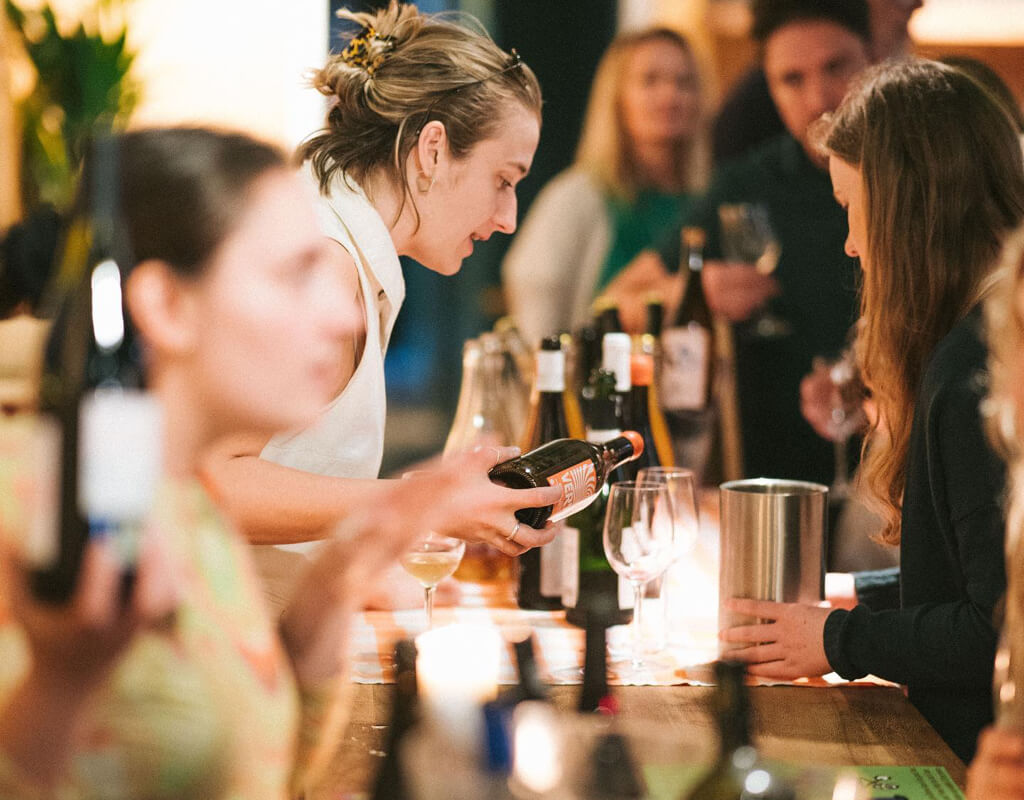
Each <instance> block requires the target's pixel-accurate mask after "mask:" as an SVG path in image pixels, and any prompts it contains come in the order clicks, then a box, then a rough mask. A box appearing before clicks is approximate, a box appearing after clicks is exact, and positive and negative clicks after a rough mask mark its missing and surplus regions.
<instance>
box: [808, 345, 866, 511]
mask: <svg viewBox="0 0 1024 800" xmlns="http://www.w3.org/2000/svg"><path fill="white" fill-rule="evenodd" d="M814 370H815V372H818V373H823V374H825V375H827V376H828V384H827V385H828V419H827V422H826V424H825V432H827V434H828V438H829V439H831V440H832V442H833V443H834V445H835V476H834V478H833V481H832V486H831V487H829V496H830V497H832V498H833V499H836V500H845V499H846V498H848V497H849V495H850V491H851V487H850V480H849V465H848V462H847V442H848V441H849V439H850V437H851V436H853V435H854V434H855V433H858V432H859V431H861V430H863V428H864V425H865V423H866V421H867V420H866V417H865V414H864V384H863V383H861V380H860V371H859V370H858V369H857V362H856V359H855V357H854V353H853V350H852V348H848V349H846V350H844V351H843V353H842V354H841V355H840V356H839V357H838V358H834V359H824V358H815V359H814Z"/></svg>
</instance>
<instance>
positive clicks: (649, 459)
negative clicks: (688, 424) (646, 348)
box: [628, 353, 675, 471]
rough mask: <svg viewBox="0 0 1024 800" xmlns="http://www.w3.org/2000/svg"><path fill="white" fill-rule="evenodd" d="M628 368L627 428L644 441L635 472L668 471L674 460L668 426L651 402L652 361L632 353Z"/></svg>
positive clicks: (644, 354) (644, 355)
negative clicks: (644, 469) (630, 428)
mask: <svg viewBox="0 0 1024 800" xmlns="http://www.w3.org/2000/svg"><path fill="white" fill-rule="evenodd" d="M629 366H630V380H631V383H632V388H631V389H630V390H629V409H628V417H629V420H630V425H631V426H632V427H633V428H635V429H636V432H637V433H639V434H640V435H641V436H643V438H644V454H643V455H642V456H641V457H640V458H639V459H637V460H636V462H635V463H636V467H637V471H639V470H641V469H643V468H644V467H671V466H673V465H674V464H675V460H674V458H673V455H672V440H671V438H670V437H669V433H668V426H667V425H666V424H665V418H664V417H663V416H662V413H661V409H660V408H659V407H658V405H657V404H656V403H653V402H652V398H651V392H653V390H654V359H653V358H651V356H649V355H647V354H646V353H634V354H633V355H632V356H631V357H630V361H629Z"/></svg>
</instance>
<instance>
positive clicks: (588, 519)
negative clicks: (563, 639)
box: [562, 369, 643, 628]
mask: <svg viewBox="0 0 1024 800" xmlns="http://www.w3.org/2000/svg"><path fill="white" fill-rule="evenodd" d="M590 389H591V394H592V400H591V403H590V407H591V417H590V419H589V420H588V430H587V436H588V438H589V439H590V440H591V441H592V442H594V443H599V442H608V443H609V444H611V443H612V442H614V441H616V439H617V438H619V436H620V430H621V428H620V425H621V416H620V406H619V405H618V403H617V397H616V394H615V375H614V373H612V372H609V371H607V370H604V369H599V370H597V371H596V372H595V373H594V378H593V380H592V381H591V385H590ZM634 436H635V437H636V439H637V441H638V442H639V443H640V445H641V446H642V443H643V439H641V438H640V437H639V436H638V435H636V434H634ZM627 479H628V478H627V476H626V474H625V471H624V470H623V469H622V468H621V467H616V468H615V469H614V470H612V471H611V473H610V474H609V475H608V479H607V481H606V482H605V483H604V485H602V486H601V490H600V491H599V492H598V494H597V496H596V497H595V499H594V502H593V503H591V504H590V505H589V506H587V507H586V508H584V509H583V510H581V511H578V512H576V513H575V514H573V515H572V516H571V517H569V518H568V519H566V521H565V527H566V530H565V533H563V534H562V546H563V554H562V564H563V570H564V571H563V587H562V605H563V606H565V618H566V620H567V621H568V622H570V623H571V624H573V625H577V626H579V627H581V628H582V627H585V626H586V609H587V608H588V607H590V606H591V605H593V604H594V603H601V602H607V603H608V604H609V605H611V606H612V607H613V608H614V609H615V611H614V614H613V622H611V623H610V624H613V625H625V624H626V623H628V622H629V621H630V620H631V619H632V618H633V593H632V590H631V588H630V586H629V584H628V583H627V582H626V581H624V580H622V579H621V578H620V577H619V576H618V575H617V574H616V572H615V570H614V569H612V566H611V564H609V563H608V559H607V558H606V557H605V554H604V543H603V540H602V539H603V534H604V516H605V510H606V509H607V507H608V494H609V488H608V487H609V486H610V485H611V484H612V483H617V482H619V481H624V480H627ZM602 598H604V599H603V600H602Z"/></svg>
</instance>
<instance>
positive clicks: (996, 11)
mask: <svg viewBox="0 0 1024 800" xmlns="http://www.w3.org/2000/svg"><path fill="white" fill-rule="evenodd" d="M910 36H911V38H912V39H913V40H914V41H915V42H917V43H919V44H931V43H939V44H949V43H957V44H999V45H1011V44H1017V45H1019V44H1024V14H1021V13H1020V1H1019V0H929V2H927V3H925V4H924V6H922V7H921V8H919V9H918V10H917V11H916V12H914V16H913V17H911V18H910Z"/></svg>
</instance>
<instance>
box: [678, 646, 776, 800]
mask: <svg viewBox="0 0 1024 800" xmlns="http://www.w3.org/2000/svg"><path fill="white" fill-rule="evenodd" d="M745 677H746V667H745V666H744V665H743V664H742V663H740V662H738V661H718V662H716V663H715V689H714V692H713V694H712V696H711V708H712V712H713V714H714V717H715V724H716V726H717V728H718V736H719V745H718V758H717V760H716V761H715V763H714V765H713V766H712V767H711V769H710V770H709V771H708V772H707V774H706V775H704V777H703V778H701V780H700V781H699V782H698V783H697V785H696V786H695V787H694V788H693V789H691V790H690V791H689V792H687V794H685V795H684V798H685V800H795V797H796V795H795V794H794V792H793V789H792V788H791V787H790V786H789V785H788V784H787V783H785V782H784V781H782V780H781V779H779V778H778V777H777V776H776V775H774V774H772V772H771V771H770V768H769V767H768V766H767V765H766V764H765V763H764V762H763V761H761V759H760V758H759V757H758V753H757V749H756V748H755V747H754V744H753V740H752V739H751V735H750V695H749V692H748V690H747V686H746V683H745Z"/></svg>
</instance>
